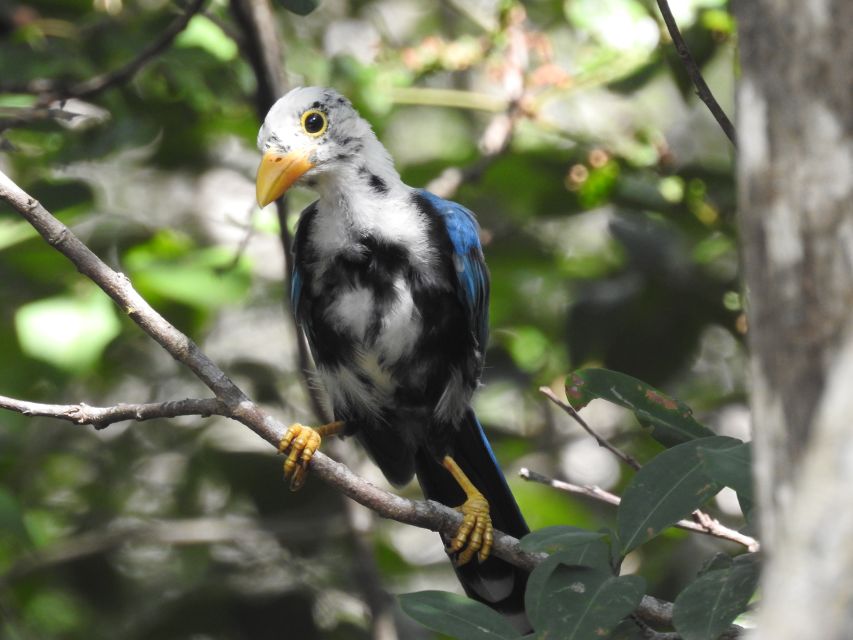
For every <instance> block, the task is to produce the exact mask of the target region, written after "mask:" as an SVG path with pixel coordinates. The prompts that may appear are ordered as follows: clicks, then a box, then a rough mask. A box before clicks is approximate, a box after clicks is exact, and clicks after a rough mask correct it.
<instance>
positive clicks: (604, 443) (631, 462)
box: [539, 387, 642, 471]
mask: <svg viewBox="0 0 853 640" xmlns="http://www.w3.org/2000/svg"><path fill="white" fill-rule="evenodd" d="M539 393H541V394H542V395H544V396H545V397H546V398H548V399H549V400H550V401H551V402H553V403H554V404H555V405H557V406H558V407H560V409H562V410H563V411H565V412H566V413H568V414H569V415H570V416H571V417H572V418H573V419H574V421H575V422H577V423H578V424H579V425H580V426H581V427H582V428H583V430H584V431H586V432H587V433H588V434H589V435H591V436H592V437H593V438H595V441H596V442H597V443H598V446H599V447H604V448H605V449H607V450H608V451H609V452H610V453H612V454H613V455H614V456H616V457H617V458H619V459H620V460H621V461H622V462H624V463H625V464H627V465H628V466H629V467H631V468H632V469H634V470H635V471H639V470H640V468H641V467H642V465H641V464H640V463H639V462H638V461H637V459H636V458H635V457H634V456H632V455H629V454H627V453H625V452H624V451H622V450H621V449H618V448H617V447H615V446H613V445H612V444H611V443H610V442H609V441H608V440H607V439H606V438H602V437H601V436H600V435H598V433H597V432H595V431H594V430H593V428H592V427H590V426H589V424H587V422H586V420H584V419H583V418H582V417H581V415H580V414H579V413H578V412H577V411H576V410H575V408H574V407H573V406H572V405H570V404H569V403H567V402H565V401H563V400H561V399H560V398H558V397H557V395H556V394H555V393H554V392H553V391H552V390H551V388H550V387H539Z"/></svg>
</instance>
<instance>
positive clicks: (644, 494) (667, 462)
mask: <svg viewBox="0 0 853 640" xmlns="http://www.w3.org/2000/svg"><path fill="white" fill-rule="evenodd" d="M738 442H739V441H737V440H735V439H734V438H727V437H725V436H713V437H711V438H701V439H699V440H691V441H690V442H685V443H683V444H680V445H678V446H675V447H673V448H672V449H667V450H666V451H664V452H663V453H661V454H659V455H658V456H656V457H655V458H653V459H652V460H651V461H650V462H649V463H647V464H646V465H645V466H644V467H643V468H642V469H640V470H639V471H638V472H637V474H636V475H635V476H634V477H633V478H632V479H631V482H630V483H629V484H628V487H627V488H626V489H625V493H624V494H623V495H622V504H620V505H619V512H618V516H617V522H618V531H619V539H620V540H621V542H622V553H628V552H629V551H630V550H631V549H634V548H635V547H637V546H639V545H640V544H642V543H644V542H646V541H647V540H650V539H651V538H653V537H655V536H656V535H657V534H658V533H660V532H661V531H662V530H663V529H665V528H666V527H668V526H670V525H672V524H674V523H675V522H677V521H678V520H680V519H681V518H684V517H685V516H687V515H689V514H690V513H691V512H692V511H694V510H695V509H697V508H698V507H699V506H701V505H702V503H704V502H705V501H706V500H709V499H710V498H711V497H713V496H714V494H716V493H717V492H718V491H719V490H720V489H721V488H722V485H720V484H718V483H717V482H715V481H714V480H712V479H711V478H709V477H708V476H707V474H706V473H705V471H704V468H703V466H702V463H701V461H700V460H699V456H698V453H697V451H698V449H699V448H700V447H703V448H705V449H720V448H730V447H732V446H733V445H735V444H738Z"/></svg>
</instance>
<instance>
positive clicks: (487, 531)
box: [441, 456, 494, 566]
mask: <svg viewBox="0 0 853 640" xmlns="http://www.w3.org/2000/svg"><path fill="white" fill-rule="evenodd" d="M441 464H442V465H443V466H444V468H445V469H447V470H448V471H449V472H450V475H452V476H453V479H454V480H456V482H458V483H459V486H460V487H462V490H463V491H464V492H465V495H466V496H467V499H466V500H465V502H463V503H462V504H461V505H460V506H458V507H456V510H457V511H459V512H461V513H462V516H463V518H462V524H461V525H460V526H459V530H458V531H457V532H456V535H455V536H454V538H453V541H452V542H451V544H450V551H452V552H459V557H458V558H457V565H458V566H462V565H463V564H466V563H468V562H469V561H470V560H471V558H473V557H474V554H475V553H476V554H477V558H478V559H479V561H480V562H483V561H484V560H485V559H486V558H488V557H489V553H490V552H491V550H492V542H493V535H494V534H493V531H494V529H493V527H492V517H491V516H490V515H489V502H488V500H486V497H485V496H484V495H483V494H482V493H480V492H479V491H478V490H477V487H475V486H474V483H473V482H471V481H470V480H469V479H468V476H466V475H465V473H464V472H463V471H462V469H461V468H460V467H459V465H458V464H456V461H455V460H454V459H453V458H451V457H450V456H444V460H442V462H441Z"/></svg>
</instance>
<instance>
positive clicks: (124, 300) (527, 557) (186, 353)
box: [0, 172, 539, 569]
mask: <svg viewBox="0 0 853 640" xmlns="http://www.w3.org/2000/svg"><path fill="white" fill-rule="evenodd" d="M0 199H3V200H5V201H6V202H8V203H9V204H10V205H11V206H12V207H13V208H14V209H15V210H17V211H18V213H20V214H21V215H22V216H23V217H24V218H25V219H26V220H27V221H28V222H29V223H30V224H31V225H32V226H33V227H35V229H36V230H37V231H38V232H39V233H40V234H41V235H42V236H43V237H44V239H45V240H46V241H47V242H48V243H49V244H50V245H51V246H53V247H54V248H55V249H56V250H57V251H59V252H60V253H62V254H63V255H65V256H66V257H67V258H68V259H69V260H70V261H71V262H72V263H73V264H74V266H75V267H76V268H77V270H78V271H79V272H80V273H82V274H83V275H85V276H86V277H88V278H89V279H90V280H92V281H93V282H94V283H95V284H97V285H98V286H99V287H100V288H101V289H102V290H103V291H104V292H105V293H106V294H107V295H109V296H110V298H112V299H113V301H115V303H116V304H117V305H118V306H119V307H120V308H121V309H123V310H124V311H125V312H126V313H127V314H128V316H130V318H131V320H133V321H134V322H135V323H136V324H137V325H138V326H139V327H140V328H141V329H142V330H143V331H144V332H145V333H147V334H148V335H149V336H150V337H151V338H153V339H154V340H155V341H156V342H157V343H158V344H159V345H160V346H162V347H163V348H164V349H165V350H166V351H167V352H168V353H169V354H170V355H171V356H172V357H173V358H175V360H177V361H178V362H181V363H182V364H184V365H186V366H187V367H188V368H189V369H190V370H191V371H192V372H193V373H194V374H195V375H196V376H197V377H198V378H199V379H200V380H201V381H202V382H203V383H204V384H205V385H206V386H207V387H208V388H209V389H210V390H211V391H212V392H213V393H214V395H215V396H216V398H217V400H218V401H219V402H221V403H222V404H223V405H224V410H223V415H227V416H228V417H230V418H233V419H234V420H237V421H239V422H241V423H243V424H244V425H246V426H247V427H249V428H250V429H251V430H252V431H254V432H255V433H256V434H258V435H259V436H260V437H261V438H263V439H264V440H266V441H267V442H269V443H270V444H271V445H273V446H275V447H278V443H279V441H280V440H281V437H282V435H283V434H284V432H285V426H284V425H283V424H282V423H281V422H280V421H279V420H277V419H276V418H275V417H273V416H272V415H270V414H269V413H267V412H266V411H264V410H263V409H261V408H260V407H259V406H258V405H256V404H255V403H254V402H253V401H252V400H250V399H249V397H248V396H247V395H246V394H245V393H244V392H243V390H242V389H240V388H239V387H238V386H237V385H236V384H235V383H234V382H233V381H232V380H231V379H230V378H229V377H228V376H227V375H226V374H225V373H224V372H223V371H222V370H221V369H220V368H219V367H218V366H216V364H214V362H213V361H212V360H211V359H210V358H209V357H208V356H207V355H205V354H204V353H203V352H202V351H201V349H199V347H198V345H196V344H195V342H193V341H192V340H191V339H190V338H188V337H187V336H186V335H184V334H183V333H181V332H180V331H178V329H176V328H175V327H174V326H172V325H171V324H170V323H169V322H168V321H167V320H166V319H165V318H163V316H161V315H160V314H158V313H157V312H156V311H155V310H154V309H153V308H152V307H151V305H149V304H148V302H146V301H145V300H144V299H143V298H142V296H140V295H139V293H137V292H136V290H135V289H134V288H133V286H132V285H131V284H130V281H129V280H128V278H127V276H125V275H124V274H121V273H118V272H116V271H113V270H112V269H111V268H110V267H109V266H107V265H106V264H105V263H104V262H103V261H102V260H101V259H100V258H98V256H96V255H95V254H94V253H93V252H92V251H91V250H90V249H89V248H88V247H87V246H86V245H85V244H83V242H81V241H80V239H79V238H77V236H75V235H74V234H73V233H72V232H71V230H70V229H69V228H68V227H66V226H65V225H64V224H62V223H61V222H60V221H59V220H57V219H56V218H55V217H53V216H52V215H51V214H50V213H49V212H48V211H47V210H46V209H45V208H44V207H43V206H42V205H41V204H40V203H39V202H38V201H37V200H36V199H35V198H33V197H32V196H30V195H28V194H27V193H26V192H24V191H23V190H22V189H21V188H20V187H18V185H16V184H15V183H14V182H13V181H12V180H10V179H9V178H8V176H6V175H5V174H4V173H2V172H0ZM311 472H312V474H313V475H315V476H317V477H319V478H320V479H321V480H323V481H325V482H327V483H328V484H329V485H331V486H332V487H334V488H336V489H338V490H339V491H341V492H342V493H344V494H345V495H347V496H349V497H350V498H352V499H353V500H355V501H356V502H359V503H361V504H363V505H364V506H366V507H368V508H369V509H371V510H373V511H375V512H376V513H377V514H379V515H380V516H382V517H384V518H390V519H392V520H397V521H399V522H403V523H406V524H412V525H415V526H419V527H422V528H426V529H430V530H433V531H440V532H442V533H445V534H452V533H454V532H455V531H456V530H457V529H458V528H459V526H460V525H461V523H462V515H461V514H460V513H459V512H458V511H455V510H454V509H451V508H449V507H446V506H444V505H441V504H438V503H437V502H433V501H413V500H407V499H405V498H402V497H400V496H396V495H394V494H392V493H388V492H387V491H383V490H382V489H380V488H378V487H376V486H374V485H372V484H371V483H369V482H367V481H366V480H364V479H363V478H360V477H358V476H357V475H355V474H354V473H353V472H352V471H351V470H350V469H348V468H347V467H346V466H344V465H342V464H340V463H338V462H335V461H334V460H332V459H331V458H329V457H328V456H326V455H323V454H322V453H320V452H317V453H316V454H315V455H314V458H313V459H312V460H311ZM494 552H495V554H496V555H497V556H499V557H501V558H503V559H504V560H507V561H508V562H511V563H512V564H514V565H516V566H519V567H521V568H525V569H532V568H533V567H534V566H535V565H536V564H537V562H538V560H539V558H538V557H537V556H536V555H534V554H529V553H526V552H524V551H522V550H521V549H520V548H519V546H518V541H517V540H516V539H515V538H513V537H512V536H508V535H506V534H503V533H500V532H498V531H496V532H495V545H494Z"/></svg>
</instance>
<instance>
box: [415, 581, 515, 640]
mask: <svg viewBox="0 0 853 640" xmlns="http://www.w3.org/2000/svg"><path fill="white" fill-rule="evenodd" d="M400 606H401V607H402V608H403V611H405V612H406V613H407V614H409V615H410V616H411V617H412V618H414V619H415V620H417V621H418V622H420V623H421V624H422V625H424V626H425V627H427V628H429V629H432V630H433V631H438V632H439V633H443V634H445V635H448V636H451V637H453V638H460V639H461V640H515V639H516V638H518V635H519V634H518V633H517V632H516V631H514V630H513V628H512V627H511V626H510V625H508V624H507V621H506V619H505V618H504V617H503V616H501V615H500V614H499V613H497V612H496V611H494V610H492V609H490V608H489V607H487V606H486V605H484V604H482V603H480V602H477V601H475V600H471V599H470V598H466V597H464V596H459V595H456V594H455V593H446V592H444V591H419V592H417V593H406V594H403V595H401V596H400Z"/></svg>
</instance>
